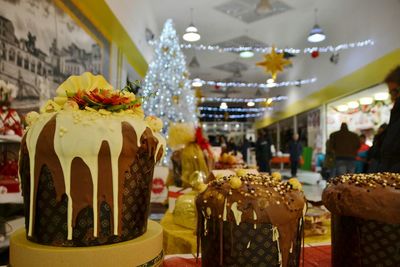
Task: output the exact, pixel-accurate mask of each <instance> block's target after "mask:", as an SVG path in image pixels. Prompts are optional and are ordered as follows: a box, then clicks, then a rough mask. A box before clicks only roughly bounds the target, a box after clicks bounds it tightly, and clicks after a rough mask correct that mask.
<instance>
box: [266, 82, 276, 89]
mask: <svg viewBox="0 0 400 267" xmlns="http://www.w3.org/2000/svg"><path fill="white" fill-rule="evenodd" d="M275 86H276V83H275V82H272V83H267V88H272V87H275Z"/></svg>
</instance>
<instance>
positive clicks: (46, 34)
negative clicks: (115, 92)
mask: <svg viewBox="0 0 400 267" xmlns="http://www.w3.org/2000/svg"><path fill="white" fill-rule="evenodd" d="M66 2H67V3H68V1H66ZM0 6H1V9H0V80H4V81H6V82H8V83H12V84H14V85H16V86H17V88H18V93H17V97H16V99H14V100H13V102H12V105H13V106H14V107H15V108H17V109H20V110H21V111H22V112H24V111H25V110H32V109H37V108H38V107H39V106H40V105H41V104H42V103H43V102H44V101H46V100H47V99H49V98H50V97H53V96H54V94H55V89H56V88H57V86H58V85H59V84H60V83H61V82H63V81H64V80H65V79H66V78H67V77H68V76H70V75H79V74H81V73H83V72H85V71H90V72H93V73H95V74H103V75H105V76H106V78H107V76H108V53H109V51H108V50H107V48H108V47H109V45H108V44H106V45H104V44H103V43H101V44H100V43H98V40H99V38H97V36H96V34H89V33H88V32H87V31H88V30H87V29H90V27H87V28H86V31H85V30H84V29H82V28H81V27H80V26H78V24H77V23H76V22H75V21H74V20H73V19H72V18H71V17H70V16H69V14H67V13H65V12H64V11H63V10H62V9H60V8H59V7H57V6H56V5H55V4H54V3H53V1H51V0H0ZM76 12H77V11H76ZM77 17H79V14H78V16H77ZM92 36H96V40H95V39H94V38H93V37H92ZM101 41H102V40H101Z"/></svg>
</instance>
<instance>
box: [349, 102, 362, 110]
mask: <svg viewBox="0 0 400 267" xmlns="http://www.w3.org/2000/svg"><path fill="white" fill-rule="evenodd" d="M347 106H348V107H349V108H352V109H355V108H358V107H359V106H360V104H358V102H357V101H350V102H349V103H347Z"/></svg>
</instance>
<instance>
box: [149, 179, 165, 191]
mask: <svg viewBox="0 0 400 267" xmlns="http://www.w3.org/2000/svg"><path fill="white" fill-rule="evenodd" d="M164 189H165V184H164V181H163V180H162V179H161V178H154V179H153V186H152V188H151V191H153V193H154V194H161V193H162V191H163V190H164Z"/></svg>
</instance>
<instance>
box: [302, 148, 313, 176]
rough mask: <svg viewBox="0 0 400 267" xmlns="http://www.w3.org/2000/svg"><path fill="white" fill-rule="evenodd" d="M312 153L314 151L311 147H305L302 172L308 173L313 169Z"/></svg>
mask: <svg viewBox="0 0 400 267" xmlns="http://www.w3.org/2000/svg"><path fill="white" fill-rule="evenodd" d="M312 153H313V150H312V148H311V147H307V146H306V147H303V155H302V156H303V160H304V163H303V165H301V169H302V170H306V171H311V167H312V164H311V163H312Z"/></svg>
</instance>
